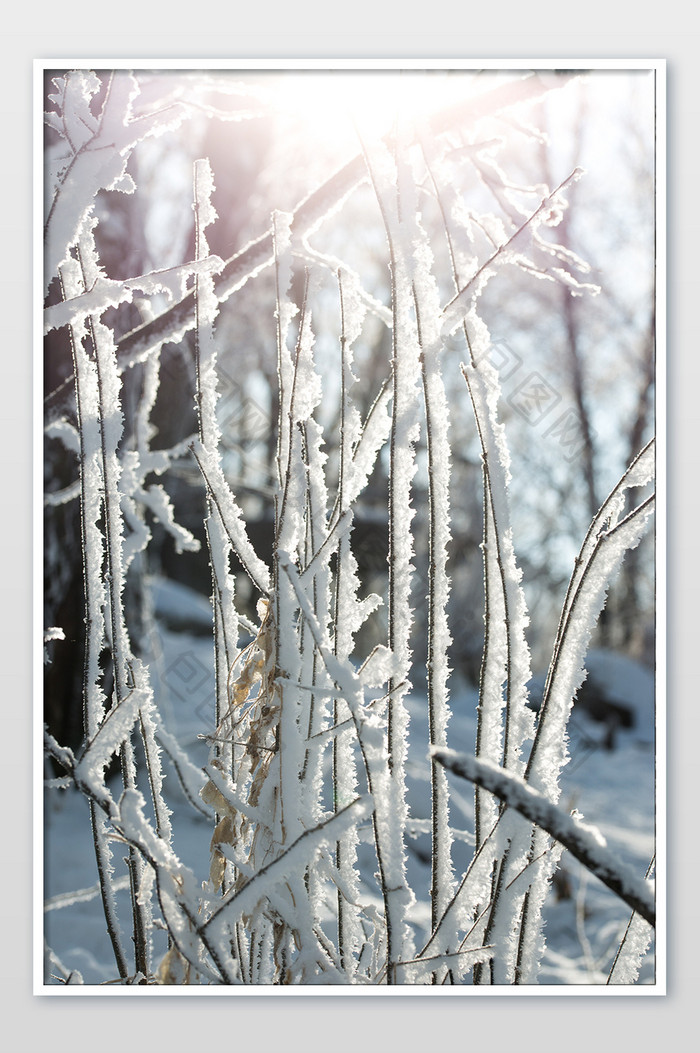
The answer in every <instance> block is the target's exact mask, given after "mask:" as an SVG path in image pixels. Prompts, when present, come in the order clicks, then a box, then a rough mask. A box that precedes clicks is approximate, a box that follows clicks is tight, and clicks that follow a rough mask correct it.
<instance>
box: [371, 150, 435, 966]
mask: <svg viewBox="0 0 700 1053" xmlns="http://www.w3.org/2000/svg"><path fill="white" fill-rule="evenodd" d="M397 138H398V136H397ZM406 148H407V144H406V142H405V141H404V140H403V139H402V141H401V142H400V143H398V144H397V149H396V156H395V157H392V156H391V155H390V153H389V152H388V151H387V150H386V148H385V147H384V146H383V144H381V143H375V144H373V145H372V148H371V150H368V149H367V148H366V147H365V146H364V145H363V149H364V152H365V156H366V161H367V169H368V172H369V176H370V180H371V182H372V186H373V188H374V192H375V196H376V198H377V203H378V205H379V210H380V213H381V216H382V222H383V224H384V229H385V234H386V238H387V245H388V250H389V270H390V282H391V310H392V334H391V335H392V360H391V369H392V374H391V375H392V408H391V433H390V436H389V523H388V533H389V554H388V564H389V581H388V587H387V632H388V646H389V650H390V651H391V653H392V655H393V656H394V663H395V669H396V675H395V676H392V677H391V678H390V680H389V684H388V700H389V701H388V725H387V751H388V766H389V775H390V785H391V787H392V793H393V795H394V802H393V804H394V809H395V816H394V823H395V826H396V835H395V836H396V847H395V849H394V850H392V852H391V853H390V855H389V858H390V859H391V861H392V868H393V874H392V875H390V876H389V880H390V881H391V884H390V886H389V887H388V888H387V889H386V890H385V893H384V896H385V906H386V915H387V982H388V983H393V982H394V981H395V979H396V975H397V974H396V970H395V968H394V965H395V963H396V962H398V961H400V960H401V958H402V957H404V956H405V955H404V951H405V949H406V941H407V937H408V933H407V931H406V918H405V913H404V912H405V908H406V903H407V900H406V897H405V896H403V894H402V893H403V890H404V889H405V888H406V887H407V886H406V875H405V845H404V829H405V823H406V818H407V805H406V800H405V796H406V778H405V758H406V740H407V735H408V712H407V709H406V706H405V703H404V700H403V696H404V695H405V693H406V691H407V690H408V688H409V687H410V682H409V674H410V669H411V650H410V637H411V627H412V623H413V616H412V609H411V604H410V596H411V584H412V579H413V572H414V567H413V564H412V557H413V535H412V530H411V523H412V520H413V517H414V515H415V509H414V508H413V507H412V506H411V488H412V480H413V476H414V475H415V472H416V460H415V444H416V442H417V440H418V437H419V433H420V422H419V419H418V416H417V413H416V403H417V396H418V384H419V383H420V380H421V365H420V353H421V349H420V345H419V342H418V332H417V324H416V318H415V300H414V289H413V284H412V279H413V274H414V271H415V261H414V260H413V258H412V256H413V253H412V249H413V243H414V242H413V239H414V237H415V233H416V232H415V230H414V229H413V225H414V216H415V211H416V208H415V204H416V203H415V200H414V198H415V186H414V184H413V175H412V172H411V171H410V168H409V165H408V162H407V159H406V157H405V155H404V152H403V151H404V150H405V149H406ZM404 681H405V683H406V687H405V688H404V689H402V690H398V689H397V684H399V683H401V682H404Z"/></svg>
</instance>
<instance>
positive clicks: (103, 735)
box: [75, 688, 148, 786]
mask: <svg viewBox="0 0 700 1053" xmlns="http://www.w3.org/2000/svg"><path fill="white" fill-rule="evenodd" d="M147 700H148V693H147V691H146V689H144V688H133V689H132V690H131V691H130V692H129V694H128V695H127V696H126V698H124V699H123V700H122V701H121V702H119V703H118V704H117V705H116V706H114V707H113V708H112V709H110V710H109V712H108V713H107V715H106V716H105V718H104V720H103V721H102V723H101V725H100V727H99V729H98V731H97V734H96V735H95V736H94V738H93V739H92V740H91V741H90V742H89V743H88V746H87V749H86V750H85V753H84V754H83V756H82V757H81V759H80V760H79V761H78V763H77V764H76V767H75V774H76V778H77V779H78V780H79V781H81V782H85V783H87V784H88V785H89V786H94V785H96V784H99V783H100V782H102V779H103V776H104V769H105V768H106V767H107V765H108V764H109V762H110V760H111V759H112V757H113V756H114V754H115V753H116V752H117V750H118V749H119V748H120V746H121V745H122V743H123V742H124V741H125V740H126V739H127V738H128V737H129V736H130V735H131V732H132V729H133V727H134V724H135V723H136V721H137V719H138V716H139V709H140V708H141V706H142V705H145V704H146V702H147Z"/></svg>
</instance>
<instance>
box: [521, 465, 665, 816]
mask: <svg viewBox="0 0 700 1053" xmlns="http://www.w3.org/2000/svg"><path fill="white" fill-rule="evenodd" d="M647 480H648V476H646V477H645V478H644V480H643V481H644V482H646V481H647ZM654 503H655V502H654V496H653V495H652V496H651V497H648V498H647V499H646V500H644V501H642V502H641V504H639V505H638V506H637V507H636V508H634V509H633V510H632V511H631V512H630V513H629V514H628V515H626V516H625V517H624V518H623V519H621V520H620V521H619V522H617V516H618V514H619V511H620V509H621V504H619V505H618V507H617V508H615V509H613V510H612V511H611V512H610V515H609V517H608V518H607V519H606V523H605V525H604V526H601V527H600V530H599V531H598V532H597V533H595V535H590V536H589V537H588V538H587V539H586V541H585V542H584V546H583V548H582V549H581V553H580V555H579V558H578V559H577V563H576V569H575V571H574V579H575V581H576V584H575V587H574V588H573V589H572V590H571V592H570V593H569V595H568V596H567V600H566V606H567V613H566V616H565V617H564V619H563V620H562V625H561V632H560V634H559V636H558V639H557V644H556V647H555V653H554V655H553V657H552V661H551V664H550V669H549V673H548V679H547V684H546V687H545V693H544V697H543V700H542V705H541V707H540V716H539V721H538V724H537V730H536V733H535V740H534V742H533V745H532V750H531V752H530V757H529V760H528V764H527V769H526V777H527V778H528V780H529V781H530V782H532V784H533V785H534V786H536V787H537V788H538V789H540V790H541V791H542V792H544V793H546V794H547V796H549V797H550V798H551V799H552V800H555V801H556V800H557V798H558V794H559V790H558V780H559V773H560V771H561V768H562V766H563V764H564V763H565V762H566V723H567V721H568V717H569V713H570V711H571V706H572V705H573V699H574V696H575V694H576V692H577V690H578V688H579V687H580V685H581V683H582V682H583V679H584V677H585V669H584V660H585V655H586V653H587V650H588V646H589V641H590V637H591V633H592V631H593V627H594V626H595V623H596V620H597V618H598V616H599V614H600V611H601V610H602V608H603V606H604V604H605V599H606V595H607V590H608V587H609V585H610V582H611V581H612V579H613V576H614V575H615V573H616V572H617V570H618V569H619V567H620V565H621V564H622V561H623V559H624V557H625V553H626V552H627V551H628V550H629V549H632V548H635V547H636V546H637V545H638V544H639V542H640V541H641V539H642V537H643V536H644V533H645V532H646V530H647V529H648V527H649V524H650V522H651V517H652V513H653V510H654Z"/></svg>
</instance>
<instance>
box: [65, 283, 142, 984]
mask: <svg viewBox="0 0 700 1053" xmlns="http://www.w3.org/2000/svg"><path fill="white" fill-rule="evenodd" d="M59 273H60V279H61V287H62V290H63V293H64V297H70V296H72V295H74V294H75V293H76V291H77V290H79V289H80V288H81V287H82V283H81V282H80V280H79V278H78V275H77V273H76V268H75V266H72V267H68V266H66V267H65V268H61V269H60V272H59ZM83 330H84V327H83V326H82V325H81V326H79V327H77V328H74V327H73V326H71V327H70V330H69V332H70V341H71V350H72V358H73V372H74V376H75V399H76V415H77V423H78V436H79V443H80V535H81V550H82V560H83V592H84V598H85V659H84V665H83V732H84V734H85V736H86V738H87V739H90V738H92V736H93V735H94V734H95V733H96V731H97V728H98V727H99V725H100V723H101V722H102V720H103V718H104V711H105V705H106V700H105V698H104V693H103V691H102V687H101V671H100V664H99V659H100V652H101V650H102V641H103V639H104V610H103V607H104V599H105V592H104V583H103V581H102V567H103V562H104V558H105V553H104V536H103V534H102V531H101V530H100V528H99V526H98V525H97V521H98V519H99V518H100V515H101V509H102V497H101V491H102V472H101V470H100V464H99V449H100V440H99V427H98V406H99V400H98V391H97V374H96V370H95V365H94V362H92V361H91V360H90V358H89V357H88V355H87V353H86V351H85V348H84V346H83V335H84V332H83ZM89 807H90V824H91V828H92V838H93V846H94V850H95V861H96V864H97V874H98V880H99V886H100V896H101V899H102V907H103V911H104V915H105V922H106V924H107V933H108V935H109V939H110V942H111V944H112V949H113V951H114V957H115V960H116V963H117V968H118V970H119V975H120V977H121V978H122V980H124V979H126V977H127V976H128V975H129V969H128V965H127V962H126V954H125V952H124V948H123V946H122V938H121V933H120V927H119V920H118V917H117V908H116V900H115V896H114V888H113V884H112V878H113V869H112V852H111V849H110V845H109V839H108V836H107V830H106V828H105V822H104V818H103V816H102V815H101V814H100V813H99V812H98V809H97V807H96V805H95V802H94V801H93V800H90V801H89Z"/></svg>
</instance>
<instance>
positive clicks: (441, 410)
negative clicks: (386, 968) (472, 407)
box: [412, 223, 453, 928]
mask: <svg viewBox="0 0 700 1053" xmlns="http://www.w3.org/2000/svg"><path fill="white" fill-rule="evenodd" d="M416 227H417V228H418V227H419V224H418V223H416ZM420 233H422V231H421V232H420ZM421 240H422V242H423V243H422V245H421V247H420V249H421V251H420V255H419V254H418V253H417V254H416V255H417V257H418V258H417V260H416V274H415V277H414V279H413V283H412V290H413V300H414V305H415V313H416V328H417V336H418V344H419V346H420V349H421V354H420V361H421V374H422V380H423V398H424V402H425V425H426V437H427V450H428V514H429V537H428V655H427V677H428V728H429V741H430V745H431V747H433V746H436V747H439V746H443V747H444V746H447V724H448V721H449V717H450V711H449V703H448V678H449V667H448V661H447V652H448V648H449V645H450V642H451V637H450V631H449V628H448V623H447V601H448V597H449V591H450V584H449V576H448V573H447V546H448V544H449V541H450V537H451V534H450V443H449V436H448V426H449V409H448V404H447V398H446V395H445V386H444V383H443V380H442V374H441V370H440V354H441V351H442V345H441V342H440V337H439V331H438V330H437V319H438V313H439V302H438V295H437V286H436V284H435V281H434V279H433V277H432V274H431V272H430V259H431V256H430V255H429V252H430V250H429V247H428V244H427V239H426V238H425V237H423V238H422V239H421ZM430 785H431V826H432V837H431V841H432V859H431V926H432V928H434V927H435V925H436V924H437V920H438V918H439V917H440V916H441V915H442V913H443V911H444V909H445V907H446V906H447V903H448V902H449V900H450V897H451V895H452V890H453V871H452V856H451V845H452V833H451V830H450V826H449V788H448V784H447V778H446V776H445V772H444V770H443V769H442V768H441V767H440V766H439V765H438V764H437V763H435V762H434V761H432V760H431V765H430Z"/></svg>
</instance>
